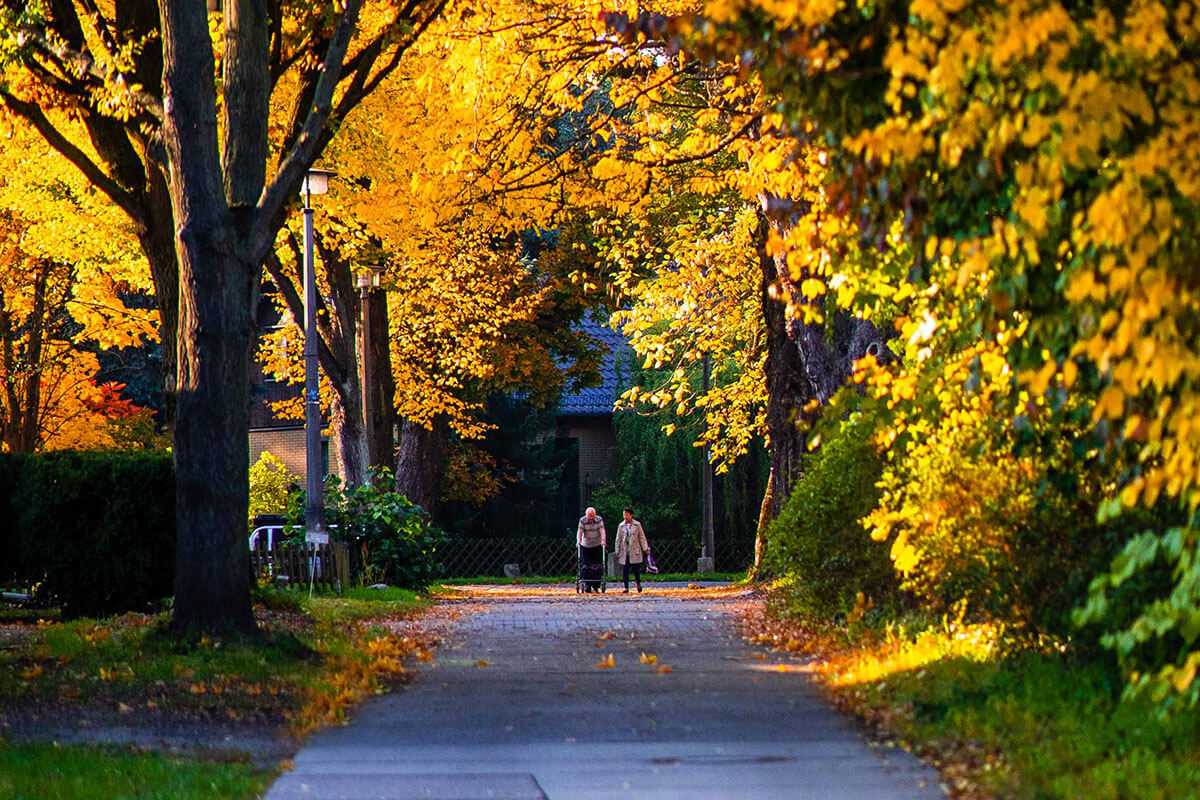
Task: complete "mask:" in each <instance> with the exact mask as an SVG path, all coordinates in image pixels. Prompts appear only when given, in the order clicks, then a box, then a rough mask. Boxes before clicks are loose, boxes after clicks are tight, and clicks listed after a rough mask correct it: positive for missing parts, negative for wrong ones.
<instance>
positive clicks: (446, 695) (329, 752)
mask: <svg viewBox="0 0 1200 800" xmlns="http://www.w3.org/2000/svg"><path fill="white" fill-rule="evenodd" d="M534 592H538V593H534ZM684 597H686V595H685V596H684ZM684 597H681V596H680V595H678V594H675V595H673V596H668V595H667V594H658V593H656V592H655V591H654V590H650V591H649V592H648V593H647V594H642V595H636V594H634V595H622V594H619V593H618V594H615V595H614V594H612V589H611V587H610V593H609V594H604V595H598V594H592V595H582V596H581V595H576V594H575V593H574V588H573V587H560V588H555V589H551V590H547V589H545V588H543V589H541V590H540V592H539V590H534V591H533V592H531V591H530V587H510V588H508V589H506V590H502V591H497V592H494V593H492V594H490V595H489V596H488V597H485V598H475V599H474V600H472V601H471V602H472V603H477V604H478V606H477V607H476V608H475V609H474V610H473V611H472V612H471V613H465V614H463V615H462V616H461V617H459V618H458V619H457V620H455V621H454V623H453V624H452V626H451V628H450V629H449V631H448V640H447V643H446V644H445V645H444V646H443V647H442V648H440V649H439V650H438V651H437V653H436V658H435V660H434V661H433V662H432V663H429V664H422V665H421V667H420V672H421V674H420V678H419V680H418V682H417V683H416V684H414V685H413V686H411V687H409V688H407V689H405V690H404V691H402V692H399V693H397V694H394V695H390V696H386V697H382V698H379V699H378V700H376V701H373V702H371V703H368V704H367V705H366V706H364V707H363V708H361V709H360V710H359V712H358V713H357V714H356V716H355V719H354V720H353V721H352V722H351V723H350V724H349V725H346V726H344V727H340V728H336V729H328V730H325V731H323V732H321V733H320V734H318V735H316V736H315V737H314V738H313V739H312V740H311V741H310V742H309V743H308V745H307V746H305V747H304V748H303V749H301V750H300V752H299V753H298V754H297V756H296V758H295V764H296V766H295V768H294V769H293V770H292V771H291V772H289V773H287V774H285V775H283V776H281V777H280V778H279V780H278V781H276V783H275V784H274V785H273V786H272V787H271V789H270V791H269V792H268V793H267V795H266V800H292V799H293V798H307V799H309V800H343V799H344V800H350V799H351V798H353V799H354V800H367V798H372V799H376V800H416V799H417V798H423V799H425V800H434V799H435V798H436V799H439V800H476V798H508V799H509V800H575V799H576V798H579V799H580V800H607V798H655V799H658V798H663V799H668V798H671V799H673V798H680V799H681V800H682V799H683V798H687V800H708V799H709V798H711V799H712V800H718V799H719V800H738V799H739V798H745V800H774V799H775V798H788V800H808V799H809V798H812V799H814V800H815V799H817V798H820V799H821V800H933V799H934V798H939V797H942V796H943V793H942V791H941V789H940V788H939V786H938V781H937V775H936V773H934V772H933V771H932V770H930V769H929V768H927V767H925V766H924V765H922V764H921V763H920V762H918V761H917V760H916V759H915V758H913V757H912V756H910V755H908V754H907V753H904V752H902V751H895V750H887V749H882V750H881V749H879V748H872V747H869V746H868V745H867V744H866V742H865V741H864V740H863V739H862V738H861V736H860V735H859V733H858V730H857V728H856V725H855V723H853V722H852V721H850V720H847V719H845V718H844V717H842V716H840V715H839V714H837V713H836V712H834V711H832V710H831V709H830V708H829V707H828V706H826V705H825V704H824V702H823V701H822V700H821V699H820V698H819V697H818V696H817V694H816V692H815V690H814V688H813V687H812V685H811V684H810V682H809V677H808V675H807V673H806V672H805V671H804V669H803V664H802V663H801V662H798V661H796V660H793V659H790V658H788V657H787V656H784V655H782V654H777V653H766V655H767V659H766V660H760V656H762V655H763V654H764V653H765V651H763V650H761V649H759V648H755V647H752V646H750V645H747V644H746V643H745V642H744V641H742V640H741V639H740V638H739V637H738V636H737V633H736V631H735V629H734V626H733V624H732V621H731V619H730V617H729V613H728V605H729V603H730V602H731V601H728V600H720V599H715V600H714V599H707V600H697V599H684ZM608 634H611V637H608V638H602V637H606V636H608ZM596 645H599V647H597V646H596ZM642 653H646V654H648V655H654V656H656V657H657V661H658V663H657V664H646V663H642V662H641V661H640V660H639V656H640V655H641V654H642ZM609 654H611V655H612V657H613V664H614V665H613V666H612V667H609V668H600V667H597V666H596V664H597V663H603V662H604V660H605V659H606V658H607V656H608V655H609ZM480 662H485V663H486V665H484V666H481V665H480ZM661 666H669V667H670V671H669V672H666V671H663V672H660V671H659V670H658V667H661Z"/></svg>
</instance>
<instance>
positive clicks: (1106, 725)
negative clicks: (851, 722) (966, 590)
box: [756, 603, 1200, 800]
mask: <svg viewBox="0 0 1200 800" xmlns="http://www.w3.org/2000/svg"><path fill="white" fill-rule="evenodd" d="M756 627H758V629H759V631H758V637H757V641H759V642H760V643H763V644H770V645H774V646H776V647H781V648H784V649H787V650H791V651H793V652H797V653H799V652H807V653H811V654H815V655H817V656H818V657H819V659H820V660H819V662H818V664H817V667H818V670H817V675H818V678H819V680H820V681H821V682H822V683H823V684H824V685H825V686H826V687H827V688H828V689H829V690H830V692H831V693H832V695H833V697H834V699H835V701H836V702H837V703H838V704H839V705H840V706H842V707H843V708H844V709H846V710H848V711H850V712H852V713H855V714H857V715H859V716H861V717H863V718H864V719H866V720H867V721H869V722H871V723H872V724H873V725H874V726H875V727H876V729H877V730H879V731H880V733H881V735H882V736H883V737H884V738H886V739H888V740H890V741H892V742H894V743H896V744H898V745H900V746H902V747H904V748H906V749H910V750H913V751H915V752H917V753H918V754H919V755H921V756H923V757H924V758H925V759H926V760H927V761H929V762H930V763H932V764H933V765H934V766H936V767H937V768H938V769H939V771H940V772H941V774H942V779H943V783H944V784H945V785H946V787H947V788H948V789H949V791H950V792H951V794H952V795H953V796H955V797H961V798H990V797H999V798H1012V799H1013V800H1035V799H1036V800H1049V799H1050V798H1062V800H1077V799H1078V798H1084V797H1086V798H1089V800H1117V798H1138V799H1139V800H1151V799H1154V798H1161V799H1162V800H1166V799H1167V798H1180V799H1182V798H1188V799H1189V800H1195V799H1196V798H1200V714H1198V713H1197V711H1196V709H1190V710H1189V709H1179V710H1176V711H1175V712H1173V713H1164V712H1162V710H1161V708H1159V707H1157V706H1155V705H1154V704H1152V703H1151V702H1150V701H1149V700H1147V699H1144V698H1136V697H1135V698H1125V699H1122V690H1123V685H1124V684H1123V682H1122V681H1121V679H1120V676H1119V675H1118V674H1117V672H1116V670H1115V669H1114V668H1113V667H1112V665H1111V664H1109V663H1104V662H1102V661H1100V660H1098V659H1100V658H1102V657H1101V656H1098V657H1097V660H1092V661H1087V660H1085V659H1081V658H1079V657H1070V656H1068V654H1067V652H1066V650H1065V648H1063V647H1061V646H1060V645H1058V644H1057V643H1054V642H1048V641H1038V642H1030V641H1022V640H1020V638H1019V637H1017V636H1014V635H1013V634H1012V633H1011V632H1006V631H1005V630H1003V629H1002V628H1000V627H999V626H996V625H990V624H982V625H968V624H961V623H960V624H954V623H951V622H949V621H941V622H938V623H936V624H933V625H928V624H923V625H922V624H918V625H914V626H910V627H909V628H905V627H904V626H902V625H899V624H897V623H892V624H890V625H884V626H883V627H882V628H874V629H866V628H863V627H856V626H834V625H831V624H829V623H820V622H814V621H812V620H805V619H803V618H800V617H796V616H795V615H793V614H790V613H788V611H787V609H786V605H780V604H778V603H776V604H775V605H774V608H773V613H770V614H769V616H768V618H767V619H765V620H762V621H760V623H759V624H758V625H757V626H756Z"/></svg>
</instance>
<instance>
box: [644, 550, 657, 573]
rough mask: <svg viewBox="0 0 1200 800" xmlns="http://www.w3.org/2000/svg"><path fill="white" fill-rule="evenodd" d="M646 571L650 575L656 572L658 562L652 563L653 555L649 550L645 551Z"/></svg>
mask: <svg viewBox="0 0 1200 800" xmlns="http://www.w3.org/2000/svg"><path fill="white" fill-rule="evenodd" d="M646 572H649V573H650V574H651V575H657V574H658V564H655V563H654V556H652V555H650V551H648V550H647V551H646Z"/></svg>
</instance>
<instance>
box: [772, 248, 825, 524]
mask: <svg viewBox="0 0 1200 800" xmlns="http://www.w3.org/2000/svg"><path fill="white" fill-rule="evenodd" d="M764 245H765V240H764ZM759 265H760V269H761V271H762V285H761V294H762V310H763V319H764V321H765V322H766V330H767V360H766V368H765V369H766V379H767V441H768V445H767V446H768V448H769V450H770V457H771V480H770V482H771V492H770V495H771V507H770V517H771V519H774V518H775V517H777V516H778V515H779V512H780V510H782V508H783V506H784V504H785V503H786V502H787V499H788V497H789V496H790V495H791V493H792V485H793V483H794V482H795V481H796V479H797V478H798V477H799V474H800V470H801V462H802V459H803V456H804V442H805V434H804V429H803V427H802V426H801V421H802V415H803V414H804V408H805V406H806V405H807V404H808V402H809V401H810V400H812V399H813V397H814V396H815V393H814V391H813V386H812V383H811V381H810V380H809V379H808V376H807V375H806V374H805V371H804V362H803V361H802V359H801V357H800V351H799V349H798V348H797V347H796V345H795V343H794V342H793V341H792V340H791V338H790V337H789V336H788V325H787V320H786V318H785V317H786V314H785V309H784V305H783V303H782V302H781V301H780V300H779V298H778V293H777V291H775V290H774V289H775V287H777V286H778V285H779V282H778V278H779V273H778V270H777V267H776V261H775V259H774V257H772V256H770V255H768V254H767V253H766V250H765V247H764V249H763V251H762V252H761V253H760V256H759Z"/></svg>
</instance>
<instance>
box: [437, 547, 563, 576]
mask: <svg viewBox="0 0 1200 800" xmlns="http://www.w3.org/2000/svg"><path fill="white" fill-rule="evenodd" d="M437 559H438V560H439V561H440V562H442V564H443V565H444V566H445V567H446V576H447V577H450V578H470V577H474V576H476V575H488V576H501V575H503V574H504V565H505V564H516V565H517V566H518V567H520V569H521V574H522V575H574V574H575V543H574V542H573V541H572V540H570V539H567V538H554V539H548V538H536V539H451V540H449V541H447V542H445V543H443V544H441V545H439V546H438V549H437Z"/></svg>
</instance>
